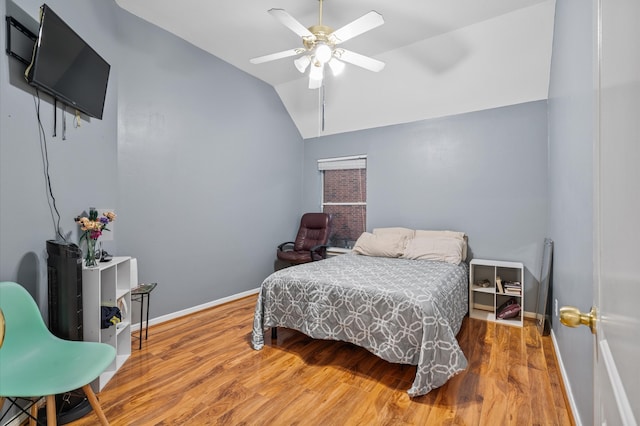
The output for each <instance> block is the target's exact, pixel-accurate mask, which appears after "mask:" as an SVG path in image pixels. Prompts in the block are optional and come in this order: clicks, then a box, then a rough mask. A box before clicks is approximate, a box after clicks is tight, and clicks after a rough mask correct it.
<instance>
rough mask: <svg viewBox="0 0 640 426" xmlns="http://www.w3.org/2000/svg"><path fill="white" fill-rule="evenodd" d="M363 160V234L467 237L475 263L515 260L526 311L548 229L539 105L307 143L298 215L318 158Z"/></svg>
mask: <svg viewBox="0 0 640 426" xmlns="http://www.w3.org/2000/svg"><path fill="white" fill-rule="evenodd" d="M356 154H366V155H367V229H368V230H371V229H373V228H375V227H381V226H406V227H409V228H415V229H453V230H460V231H464V232H466V233H467V235H468V236H469V248H470V250H471V254H472V256H473V257H476V258H487V259H499V260H511V261H521V262H523V263H524V265H525V268H526V273H525V287H526V289H525V309H526V310H527V311H531V312H533V311H534V310H535V305H536V296H537V283H538V279H539V276H540V264H541V258H542V245H543V242H544V237H545V236H546V235H545V234H546V230H547V105H546V102H545V101H538V102H531V103H526V104H520V105H515V106H510V107H504V108H497V109H491V110H485V111H480V112H474V113H469V114H462V115H456V116H450V117H445V118H439V119H433V120H425V121H420V122H415V123H409V124H403V125H397V126H389V127H383V128H379V129H371V130H364V131H358V132H352V133H344V134H340V135H332V136H327V137H321V138H316V139H307V140H305V152H304V210H307V211H317V210H318V209H319V208H320V199H321V197H320V174H319V172H318V170H317V165H316V162H317V160H318V159H320V158H330V157H339V156H346V155H356Z"/></svg>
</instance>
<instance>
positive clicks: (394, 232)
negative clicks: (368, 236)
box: [373, 227, 416, 238]
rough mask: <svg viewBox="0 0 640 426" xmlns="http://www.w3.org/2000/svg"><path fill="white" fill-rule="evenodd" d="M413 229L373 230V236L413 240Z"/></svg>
mask: <svg viewBox="0 0 640 426" xmlns="http://www.w3.org/2000/svg"><path fill="white" fill-rule="evenodd" d="M415 232H416V231H414V230H413V229H409V228H402V227H395V228H375V229H374V230H373V235H389V234H392V235H404V236H405V237H406V238H413V237H414V235H415Z"/></svg>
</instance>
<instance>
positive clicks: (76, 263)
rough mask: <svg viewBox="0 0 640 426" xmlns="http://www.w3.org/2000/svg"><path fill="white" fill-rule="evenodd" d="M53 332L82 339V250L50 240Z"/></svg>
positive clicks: (49, 276) (74, 338) (49, 261)
mask: <svg viewBox="0 0 640 426" xmlns="http://www.w3.org/2000/svg"><path fill="white" fill-rule="evenodd" d="M47 255H48V257H47V273H48V283H49V330H51V332H52V333H53V334H55V335H56V336H58V337H60V338H61V339H66V340H82V338H83V335H82V251H81V250H80V248H79V247H78V246H77V245H75V244H72V243H67V242H61V241H54V240H49V241H47Z"/></svg>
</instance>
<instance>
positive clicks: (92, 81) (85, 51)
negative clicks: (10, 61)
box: [25, 4, 111, 119]
mask: <svg viewBox="0 0 640 426" xmlns="http://www.w3.org/2000/svg"><path fill="white" fill-rule="evenodd" d="M110 69H111V66H110V65H109V64H108V63H107V61H105V60H104V59H103V58H102V57H101V56H100V55H98V53H97V52H96V51H95V50H93V49H92V48H91V46H89V45H88V44H87V43H85V42H84V40H82V38H81V37H80V36H79V35H78V34H76V32H75V31H73V30H72V29H71V27H69V26H68V25H67V24H66V23H65V22H64V21H63V20H62V19H61V18H60V17H59V16H58V15H56V14H55V13H54V12H53V10H51V8H50V7H48V6H47V5H46V4H43V5H42V7H41V10H40V29H39V31H38V39H37V40H36V44H35V46H34V50H33V58H32V60H31V65H29V67H28V68H27V70H26V71H25V76H26V78H27V81H28V82H29V84H31V85H32V86H35V87H36V88H38V89H40V90H42V91H44V92H46V93H48V94H50V95H51V96H53V97H54V98H56V99H58V100H59V101H61V102H63V103H65V104H67V105H69V106H70V107H72V108H74V109H77V110H79V111H80V112H82V113H84V114H86V115H88V116H91V117H95V118H99V119H102V112H103V110H104V100H105V96H106V93H107V83H108V82H109V70H110Z"/></svg>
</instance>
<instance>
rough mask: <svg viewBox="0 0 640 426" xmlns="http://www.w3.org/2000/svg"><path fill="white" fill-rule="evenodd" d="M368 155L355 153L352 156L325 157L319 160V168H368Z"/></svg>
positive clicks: (321, 169)
mask: <svg viewBox="0 0 640 426" xmlns="http://www.w3.org/2000/svg"><path fill="white" fill-rule="evenodd" d="M366 168H367V156H366V155H355V156H351V157H339V158H325V159H322V160H318V170H320V171H323V170H349V169H366Z"/></svg>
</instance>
